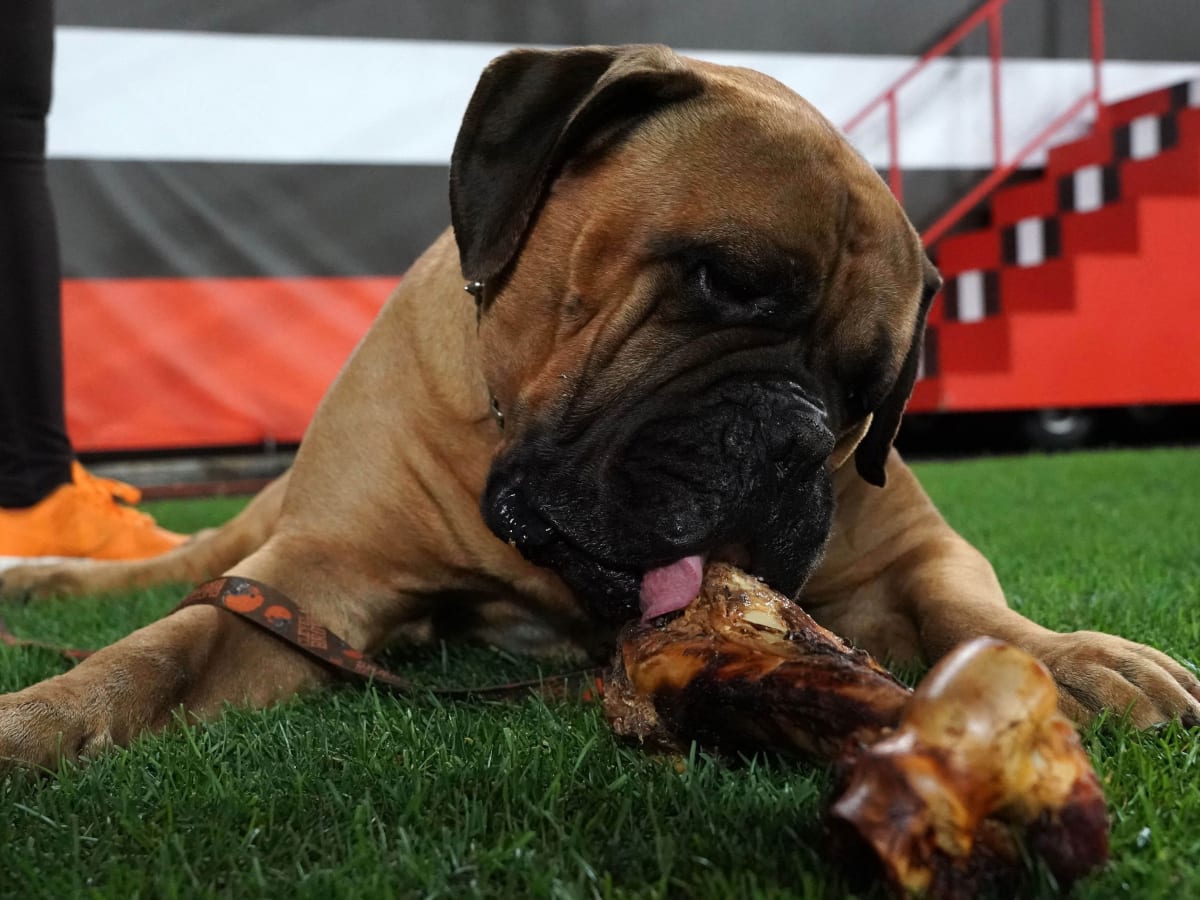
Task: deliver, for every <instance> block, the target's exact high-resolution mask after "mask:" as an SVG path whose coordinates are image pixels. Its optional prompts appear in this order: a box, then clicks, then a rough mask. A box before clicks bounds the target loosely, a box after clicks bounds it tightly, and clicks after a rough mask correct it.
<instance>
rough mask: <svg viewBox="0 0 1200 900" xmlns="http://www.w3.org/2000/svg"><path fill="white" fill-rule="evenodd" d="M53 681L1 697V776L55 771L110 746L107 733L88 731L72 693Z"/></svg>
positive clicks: (94, 730)
mask: <svg viewBox="0 0 1200 900" xmlns="http://www.w3.org/2000/svg"><path fill="white" fill-rule="evenodd" d="M54 688H55V684H54V680H53V679H52V680H51V681H49V682H43V683H42V684H39V685H35V686H33V687H30V688H26V689H25V690H23V691H17V692H16V693H13V694H5V695H4V696H0V774H2V773H3V772H4V771H5V770H9V769H18V768H27V769H35V770H55V769H57V768H58V766H59V763H60V762H63V761H68V762H73V761H75V760H77V759H79V758H80V757H81V756H88V755H91V754H93V753H95V752H96V751H98V750H100V749H102V748H103V747H105V746H107V745H108V744H110V743H111V741H110V740H109V739H108V736H107V733H104V732H99V731H97V729H95V728H92V727H89V725H88V723H87V720H86V718H85V717H84V715H83V714H82V712H81V710H80V707H79V704H78V703H77V702H76V701H75V698H74V696H73V695H72V694H71V693H70V692H69V691H64V692H62V695H61V696H57V694H58V693H59V692H57V691H56V690H55V689H54Z"/></svg>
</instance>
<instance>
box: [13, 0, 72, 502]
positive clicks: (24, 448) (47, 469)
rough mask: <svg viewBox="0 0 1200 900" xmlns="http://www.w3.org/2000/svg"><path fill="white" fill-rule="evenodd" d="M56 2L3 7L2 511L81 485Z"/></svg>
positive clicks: (27, 0)
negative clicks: (73, 409)
mask: <svg viewBox="0 0 1200 900" xmlns="http://www.w3.org/2000/svg"><path fill="white" fill-rule="evenodd" d="M53 17H54V11H53V5H52V4H51V3H49V2H47V0H4V3H3V5H2V6H0V59H3V60H4V65H2V66H0V507H6V508H14V507H28V506H32V505H33V504H35V503H37V502H38V501H39V500H41V499H43V498H44V497H46V496H47V495H48V494H49V493H51V492H52V491H53V490H54V489H55V488H57V487H59V486H60V485H63V484H67V483H69V482H70V481H71V462H72V459H73V454H72V449H71V442H70V440H69V439H68V438H67V431H66V425H65V421H64V417H63V383H62V338H61V325H60V311H59V304H60V300H59V256H58V236H57V232H56V227H55V221H54V208H53V206H52V205H51V200H50V191H49V187H48V185H47V181H46V155H45V145H46V115H47V113H48V112H49V109H50V72H51V64H52V61H53V52H54V21H53Z"/></svg>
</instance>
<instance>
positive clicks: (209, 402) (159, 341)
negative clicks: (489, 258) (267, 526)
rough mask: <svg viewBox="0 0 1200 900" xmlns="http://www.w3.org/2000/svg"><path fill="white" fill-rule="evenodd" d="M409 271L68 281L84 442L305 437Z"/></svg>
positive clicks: (68, 319)
mask: <svg viewBox="0 0 1200 900" xmlns="http://www.w3.org/2000/svg"><path fill="white" fill-rule="evenodd" d="M397 281H398V277H396V276H386V277H371V278H229V279H224V278H222V279H217V278H212V279H206V278H200V279H156V278H146V279H81V280H67V281H64V282H63V345H64V354H65V367H66V371H65V376H66V397H67V421H68V427H69V429H70V432H71V438H72V440H73V442H74V444H75V447H76V449H78V450H82V451H96V450H131V449H166V448H172V447H202V446H216V445H223V444H261V443H264V442H269V441H276V442H281V443H286V442H295V441H298V440H299V439H300V437H301V436H302V435H303V433H304V429H305V427H306V426H307V425H308V421H309V419H310V418H311V417H312V414H313V411H314V410H315V409H316V406H317V402H318V401H319V400H320V399H321V395H322V394H323V393H324V392H325V389H326V388H327V387H328V385H329V383H330V382H331V381H332V380H333V377H334V376H335V375H336V374H337V372H338V370H339V369H340V368H341V366H342V363H343V362H345V360H346V358H347V357H348V356H349V354H350V351H351V350H352V349H353V348H354V345H355V344H356V343H357V342H358V339H359V338H360V337H362V335H363V334H364V333H365V332H366V330H367V328H368V327H369V326H370V324H371V321H372V320H373V319H374V317H375V315H376V314H377V313H378V312H379V309H380V307H381V306H382V305H383V301H384V300H385V299H386V298H387V296H388V294H389V293H390V292H391V291H392V289H393V288H394V287H395V285H396V282H397Z"/></svg>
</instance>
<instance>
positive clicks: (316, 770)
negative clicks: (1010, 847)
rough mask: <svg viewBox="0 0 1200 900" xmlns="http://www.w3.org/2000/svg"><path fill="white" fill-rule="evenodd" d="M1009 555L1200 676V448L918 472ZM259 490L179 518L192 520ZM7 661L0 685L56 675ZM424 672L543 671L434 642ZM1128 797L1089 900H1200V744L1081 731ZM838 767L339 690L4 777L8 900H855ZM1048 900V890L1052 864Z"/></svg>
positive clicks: (1051, 607)
mask: <svg viewBox="0 0 1200 900" xmlns="http://www.w3.org/2000/svg"><path fill="white" fill-rule="evenodd" d="M917 468H918V470H919V472H920V474H921V476H922V479H923V481H924V482H925V484H926V486H927V488H928V489H929V491H930V493H931V494H932V495H933V496H934V498H935V499H936V500H937V501H938V502H939V503H940V505H941V507H942V509H943V510H944V511H945V513H946V515H947V517H948V518H949V519H950V521H951V522H952V523H953V524H954V525H956V527H958V528H959V530H960V531H962V532H963V533H964V534H966V536H967V537H968V538H970V539H971V540H973V541H974V542H975V543H976V544H977V545H978V546H979V547H981V548H982V549H983V550H984V551H985V552H986V553H987V554H988V555H989V556H990V557H991V558H992V560H993V561H994V563H995V565H996V568H997V570H998V571H999V573H1000V577H1001V580H1002V581H1003V582H1004V584H1005V585H1006V587H1007V589H1008V592H1009V597H1010V600H1011V602H1012V603H1013V604H1014V605H1015V606H1016V607H1017V608H1019V609H1020V610H1021V611H1023V612H1025V613H1027V614H1029V615H1030V616H1033V617H1035V618H1038V619H1040V620H1041V621H1043V622H1045V623H1046V624H1048V625H1050V626H1052V627H1054V628H1058V629H1064V630H1066V629H1073V628H1096V629H1104V630H1111V631H1115V632H1118V633H1121V634H1123V635H1125V636H1127V637H1130V638H1135V639H1138V640H1143V641H1146V642H1149V643H1152V644H1155V645H1158V646H1159V647H1161V648H1163V649H1165V650H1167V651H1168V652H1170V653H1172V654H1173V655H1174V656H1176V657H1177V658H1179V659H1181V660H1184V661H1185V662H1187V663H1188V664H1190V665H1193V667H1194V665H1195V664H1196V663H1198V662H1200V450H1160V451H1142V452H1119V453H1089V454H1076V455H1071V456H1057V457H1046V458H1036V457H1035V458H1010V459H998V460H986V461H973V462H955V463H926V464H922V465H920V466H918V467H917ZM239 503H240V501H235V500H227V499H223V500H204V501H176V502H171V503H163V504H161V505H158V506H156V507H155V508H154V512H155V514H156V515H157V516H158V517H159V518H160V519H161V520H162V521H163V522H164V523H165V524H166V525H168V526H170V527H174V528H179V529H192V528H196V527H199V526H201V525H204V524H209V523H215V522H218V521H220V520H222V519H224V518H226V517H227V516H229V515H230V514H231V513H232V512H233V511H234V510H235V509H236V508H237V507H238V506H239ZM179 596H180V591H178V590H160V591H148V592H139V593H136V594H132V595H127V596H115V597H104V598H89V599H86V600H82V601H74V602H67V601H53V602H45V603H39V604H36V605H30V606H25V607H20V606H16V605H7V606H3V605H0V615H3V616H4V617H5V619H6V621H8V623H9V625H10V627H11V628H12V629H13V630H14V631H16V632H18V633H19V634H22V635H25V636H31V637H38V638H41V639H44V640H51V641H61V642H69V643H75V644H78V645H81V646H98V645H99V644H101V643H104V642H108V641H111V640H113V639H115V638H117V637H119V636H121V635H122V634H124V633H125V632H127V631H128V630H130V629H132V628H134V627H135V626H138V625H140V624H142V623H145V622H147V621H149V620H150V619H152V618H154V617H155V616H157V615H159V614H161V613H163V612H164V611H166V610H167V609H169V608H170V607H171V605H172V604H173V603H174V602H175V600H176V599H178V597H179ZM66 665H67V663H65V662H63V661H62V660H60V659H59V658H58V657H56V656H55V655H53V654H51V653H49V652H44V651H39V650H26V649H21V650H14V649H9V648H4V647H0V690H12V689H15V688H18V687H21V686H22V685H25V684H27V683H29V682H31V681H33V680H35V679H40V678H44V677H46V676H49V675H53V674H55V673H57V672H60V671H62V670H63V669H64V668H65V667H66ZM403 665H404V667H405V668H406V669H407V670H408V671H410V672H415V673H418V674H419V675H420V676H421V677H423V678H426V679H428V680H429V681H430V683H433V682H437V681H439V680H444V681H446V682H467V681H471V680H477V681H479V682H485V681H496V680H501V679H504V678H507V677H509V676H510V675H512V674H514V673H518V672H525V671H528V668H529V666H528V663H526V662H524V661H520V660H513V659H509V658H507V657H504V656H502V655H500V654H497V653H494V652H491V651H487V650H483V649H464V648H458V647H450V648H439V649H437V650H433V651H430V652H429V653H427V654H425V655H423V656H422V657H421V658H411V659H408V660H406V661H404V663H403ZM1085 739H1086V744H1087V747H1088V749H1089V751H1090V752H1091V754H1092V756H1093V759H1094V760H1095V763H1096V765H1097V767H1098V769H1099V771H1100V774H1101V777H1102V779H1103V781H1104V784H1105V788H1106V791H1107V793H1108V797H1109V800H1110V803H1111V807H1112V816H1113V862H1112V864H1111V865H1110V866H1109V867H1108V868H1107V869H1106V870H1105V871H1103V872H1101V873H1100V874H1098V875H1096V876H1094V877H1092V878H1091V879H1089V880H1088V881H1086V882H1084V883H1083V884H1081V885H1080V886H1079V887H1078V888H1077V890H1076V894H1075V895H1076V896H1078V897H1087V898H1112V897H1117V896H1125V897H1135V898H1155V897H1174V898H1187V897H1197V896H1200V735H1189V734H1188V733H1186V732H1183V731H1181V730H1180V729H1179V728H1177V727H1175V726H1171V727H1168V728H1166V729H1164V730H1161V731H1158V732H1156V733H1139V732H1136V731H1133V730H1132V729H1130V728H1128V727H1125V726H1123V725H1122V724H1121V723H1120V722H1109V723H1107V724H1105V725H1102V726H1101V727H1098V728H1093V729H1091V730H1089V732H1088V733H1087V734H1086V735H1085ZM826 790H827V779H826V777H825V775H824V774H823V773H822V772H821V771H819V770H813V769H811V768H807V767H805V766H802V765H798V764H795V763H790V762H785V761H780V760H763V759H759V760H753V761H750V762H749V763H747V764H745V765H742V766H740V767H736V768H734V767H729V766H726V765H724V764H721V763H719V762H717V761H715V760H712V759H709V758H707V757H705V756H703V755H702V754H692V755H690V756H689V757H687V758H654V757H650V756H647V755H645V754H643V753H642V752H640V751H638V750H635V749H630V748H625V747H620V746H617V745H616V744H615V743H614V740H613V738H612V737H611V736H610V734H609V732H608V730H607V728H606V726H605V724H604V722H603V720H602V718H601V716H600V713H599V710H598V709H596V708H594V707H585V706H580V705H571V704H566V703H559V704H550V705H547V704H545V703H544V702H542V701H540V700H537V699H529V700H525V701H522V702H519V703H515V704H500V703H462V704H457V703H447V702H440V701H438V700H436V699H434V698H433V697H432V696H431V695H424V696H416V697H413V698H411V699H405V700H398V699H396V698H394V697H392V696H388V695H386V694H381V693H380V694H377V693H375V692H374V691H371V690H366V689H361V688H356V687H346V688H341V689H337V690H331V691H329V692H327V693H324V694H321V695H318V696H313V697H309V698H306V699H303V700H297V701H294V702H291V703H289V704H287V705H285V706H283V707H280V708H276V709H273V710H270V711H268V712H266V713H253V714H251V713H246V712H242V711H237V710H231V711H230V712H228V713H227V714H226V715H225V717H224V718H222V719H221V720H220V721H219V722H216V723H214V724H212V725H211V726H209V727H206V728H203V729H183V728H177V729H175V730H173V731H171V732H169V733H167V734H165V735H163V736H160V737H155V738H149V739H145V740H142V741H140V742H139V743H138V744H137V745H136V746H134V747H133V748H132V749H130V750H124V751H119V752H114V753H111V754H109V755H107V756H105V757H103V758H102V759H99V760H97V761H95V762H93V763H92V764H91V765H89V766H87V767H86V768H78V767H67V768H64V769H63V771H61V772H60V773H59V774H58V775H56V776H53V777H49V778H47V779H45V780H42V781H31V780H29V779H26V778H15V779H9V780H8V781H0V897H22V898H26V897H55V898H60V897H71V896H81V895H86V896H106V897H133V896H146V897H175V896H188V897H190V896H230V897H238V898H242V897H259V896H271V897H291V896H303V897H322V898H325V897H347V898H364V897H366V898H372V897H397V896H405V897H408V896H422V897H424V896H443V897H464V896H466V897H469V896H493V897H522V896H539V897H542V896H544V897H590V896H600V897H609V896H644V897H659V896H687V897H712V898H734V897H736V898H741V897H750V896H764V897H792V896H797V897H828V896H841V895H843V894H844V892H845V886H844V882H843V881H841V880H840V877H839V876H838V875H837V874H836V873H835V871H834V868H833V866H832V865H831V861H830V860H829V859H828V858H826V855H825V854H824V853H823V851H822V848H821V843H820V839H819V826H818V811H819V808H820V806H821V803H822V800H823V798H824V796H825V793H826ZM1032 877H1033V881H1032V886H1031V887H1030V889H1029V894H1030V895H1031V896H1049V895H1053V893H1054V890H1053V885H1052V884H1051V882H1050V881H1049V880H1048V879H1047V877H1046V876H1044V875H1040V874H1037V873H1034V874H1033V876H1032Z"/></svg>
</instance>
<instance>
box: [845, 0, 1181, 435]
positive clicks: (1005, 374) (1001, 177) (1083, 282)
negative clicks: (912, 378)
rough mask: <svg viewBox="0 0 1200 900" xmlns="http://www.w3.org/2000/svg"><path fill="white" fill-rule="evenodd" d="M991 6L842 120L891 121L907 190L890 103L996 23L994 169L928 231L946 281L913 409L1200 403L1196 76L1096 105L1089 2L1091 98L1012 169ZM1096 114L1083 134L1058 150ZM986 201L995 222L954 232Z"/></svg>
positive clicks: (893, 175)
mask: <svg viewBox="0 0 1200 900" xmlns="http://www.w3.org/2000/svg"><path fill="white" fill-rule="evenodd" d="M1006 2H1007V0H988V2H986V3H984V4H982V5H981V6H980V7H979V8H978V9H977V10H976V11H975V12H974V13H972V14H971V15H970V16H968V17H967V19H965V20H964V21H963V22H962V23H961V24H960V25H959V26H958V27H956V28H955V29H953V30H952V31H951V33H950V34H948V35H947V36H946V37H945V38H943V40H941V41H939V42H938V44H937V45H935V47H934V48H932V49H931V50H930V51H929V52H928V53H926V54H924V55H922V57H921V58H920V59H919V60H918V61H917V63H916V64H915V65H914V66H913V68H912V69H911V70H910V71H909V72H908V73H906V74H905V75H904V76H902V77H901V78H900V79H899V80H898V81H897V82H896V83H895V84H893V85H892V86H891V87H890V88H889V89H888V90H887V91H885V92H884V93H883V94H882V95H880V97H879V98H877V99H876V100H875V101H873V103H872V104H871V105H869V106H868V107H867V108H866V109H864V110H863V112H862V113H860V114H859V115H858V116H856V117H855V118H854V119H853V120H851V122H850V123H849V124H848V126H847V128H848V129H849V128H853V127H854V126H856V125H857V124H858V123H859V122H861V121H863V120H864V119H865V117H866V115H867V114H868V113H870V112H871V111H872V110H874V109H876V108H878V107H880V106H885V107H886V109H887V111H888V126H889V127H888V133H889V148H890V164H889V170H890V171H889V183H890V184H891V185H892V188H893V191H894V192H896V193H897V195H898V196H900V194H901V188H902V184H903V180H902V176H901V174H900V171H901V170H900V160H899V158H898V146H899V140H898V133H899V128H900V123H899V121H898V120H897V117H896V106H897V104H896V93H897V92H898V91H899V89H900V88H901V87H903V86H904V84H905V83H906V82H907V81H908V80H909V79H910V78H911V77H912V75H913V74H915V73H916V71H919V69H920V68H921V67H923V66H925V65H926V64H928V63H929V62H930V61H931V60H933V59H935V58H937V57H938V56H941V55H945V54H946V53H947V52H949V50H951V49H952V48H953V47H954V46H955V45H957V43H959V42H960V41H961V40H962V38H963V37H964V36H965V35H966V34H967V33H968V32H970V31H971V30H972V29H974V28H975V27H976V26H978V25H980V24H983V23H985V22H986V24H987V26H988V30H989V50H990V55H991V60H992V103H993V107H992V109H993V125H994V129H995V135H996V136H997V137H996V141H995V154H996V159H995V168H994V170H993V172H992V173H991V174H989V175H988V176H987V177H986V178H985V179H984V180H983V181H982V182H981V183H980V184H979V185H977V186H976V187H975V188H974V189H973V190H972V191H971V192H970V193H969V194H968V195H967V196H966V197H963V198H962V199H961V200H959V201H958V202H957V203H955V204H954V205H953V206H952V207H951V209H950V210H948V211H947V212H946V213H945V214H944V215H943V216H942V217H941V218H940V219H939V220H938V221H937V222H935V223H934V224H933V225H932V226H931V227H930V228H929V229H928V230H926V232H925V233H924V234H923V235H922V237H923V239H924V240H925V242H926V245H927V246H928V247H929V248H930V252H931V254H932V255H933V256H934V258H935V260H936V261H937V263H938V266H939V268H940V269H941V271H942V274H943V276H944V277H945V278H946V287H945V289H944V290H943V291H942V293H941V295H940V297H939V298H938V300H937V301H935V304H934V307H933V309H932V311H931V313H930V321H929V327H928V331H927V335H926V342H925V354H924V358H923V361H922V378H921V380H920V381H919V382H918V384H917V387H916V390H915V392H914V394H913V397H912V400H911V401H910V403H909V409H910V410H912V411H915V412H926V411H986V410H1020V409H1027V410H1035V409H1046V408H1064V407H1098V406H1133V405H1139V406H1140V405H1146V404H1174V403H1200V268H1198V267H1197V263H1200V251H1198V250H1197V248H1196V244H1197V238H1198V237H1200V80H1197V81H1193V82H1188V83H1184V84H1177V85H1174V86H1171V87H1167V88H1163V89H1160V90H1156V91H1152V92H1150V93H1147V94H1144V95H1141V96H1138V97H1134V98H1131V99H1127V100H1123V101H1121V102H1119V103H1114V104H1110V105H1101V103H1100V102H1099V101H1100V76H1101V59H1102V56H1103V24H1102V18H1101V16H1102V7H1101V3H1100V0H1091V34H1092V55H1093V59H1092V62H1093V87H1092V90H1091V91H1090V92H1089V93H1088V94H1087V95H1085V96H1084V97H1082V98H1080V100H1078V101H1077V102H1076V103H1075V104H1073V105H1072V106H1071V107H1070V108H1069V109H1068V110H1066V111H1064V112H1063V113H1062V114H1060V115H1059V116H1058V117H1057V118H1056V119H1055V120H1054V121H1053V122H1050V123H1048V124H1047V126H1046V128H1045V129H1043V131H1042V132H1041V133H1040V134H1039V135H1038V136H1037V137H1036V138H1035V139H1034V140H1033V141H1031V142H1030V143H1029V144H1028V145H1026V146H1025V147H1023V148H1022V149H1021V150H1020V151H1019V152H1018V153H1017V154H1015V155H1014V157H1013V158H1012V159H1009V160H1005V159H1003V158H1002V143H1001V141H1000V140H999V138H998V135H1000V134H1001V133H1002V118H1001V114H1000V108H999V98H1000V90H999V80H1000V14H1001V11H1002V9H1003V7H1004V5H1005V3H1006ZM1089 107H1092V108H1093V109H1094V110H1095V122H1094V124H1093V125H1092V129H1091V132H1090V133H1089V134H1088V135H1087V136H1086V137H1084V138H1082V139H1079V140H1075V141H1072V142H1070V143H1066V144H1062V145H1060V146H1056V147H1051V148H1050V149H1049V153H1048V159H1047V162H1046V165H1045V168H1044V169H1043V170H1041V171H1040V172H1038V173H1037V174H1036V177H1034V178H1033V179H1030V178H1028V174H1029V173H1028V172H1023V173H1022V177H1021V178H1020V179H1019V180H1016V179H1014V178H1013V173H1014V172H1015V170H1016V169H1017V168H1018V166H1020V164H1021V163H1022V162H1023V161H1024V160H1025V159H1027V158H1028V157H1029V156H1030V155H1031V154H1032V153H1033V152H1034V151H1036V150H1038V149H1041V148H1042V147H1043V146H1044V145H1045V144H1047V143H1048V142H1049V141H1050V140H1051V139H1052V138H1053V136H1054V135H1055V133H1056V132H1058V131H1059V130H1060V129H1061V127H1062V126H1063V125H1064V124H1066V123H1067V122H1069V121H1071V120H1072V119H1074V118H1076V117H1077V116H1078V115H1079V114H1080V113H1081V112H1083V111H1084V110H1086V109H1088V108H1089ZM981 204H986V211H987V213H988V217H987V218H988V225H987V226H986V227H984V228H979V229H977V230H971V231H964V232H959V233H956V234H950V236H948V237H947V236H945V235H946V234H947V233H948V232H950V231H951V229H953V228H954V227H955V225H956V224H958V222H959V221H960V220H961V218H962V217H963V216H964V215H965V214H966V213H967V212H969V211H970V210H971V209H974V208H979V207H980V206H981Z"/></svg>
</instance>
